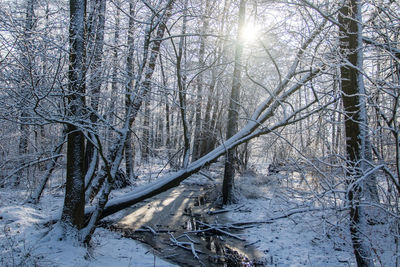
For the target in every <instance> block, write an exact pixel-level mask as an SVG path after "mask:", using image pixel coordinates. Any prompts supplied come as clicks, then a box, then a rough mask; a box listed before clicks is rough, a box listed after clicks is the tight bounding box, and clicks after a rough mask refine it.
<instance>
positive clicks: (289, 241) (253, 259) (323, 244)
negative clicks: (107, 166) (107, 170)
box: [0, 165, 355, 267]
mask: <svg viewBox="0 0 400 267" xmlns="http://www.w3.org/2000/svg"><path fill="white" fill-rule="evenodd" d="M253 167H254V168H253V171H247V172H244V173H242V174H241V175H240V176H238V177H237V188H238V196H239V199H238V200H239V202H238V204H234V205H229V206H226V207H223V208H224V209H227V210H229V211H227V212H224V213H220V214H214V215H209V214H207V212H209V211H217V210H219V209H221V207H219V206H218V205H217V204H218V194H217V193H218V192H219V190H220V189H219V186H220V185H219V184H220V179H219V178H218V177H220V176H221V173H220V171H211V170H214V169H215V170H220V166H217V167H215V168H213V167H210V168H209V169H208V170H205V172H206V173H207V176H209V177H212V178H214V181H210V180H209V179H208V178H206V177H205V176H203V175H200V174H197V175H193V176H192V177H190V178H189V179H187V180H185V181H184V182H183V183H182V185H181V186H179V187H177V188H174V189H171V190H170V191H167V192H165V193H163V194H162V195H159V196H156V197H155V198H153V199H150V200H147V201H145V202H143V203H140V204H137V206H135V207H132V208H130V209H126V210H124V211H120V212H119V213H117V214H114V215H112V216H109V217H108V218H106V220H105V223H102V227H99V228H98V229H97V230H96V232H95V233H94V236H93V242H92V245H91V247H90V248H89V249H84V248H80V247H77V246H74V244H69V243H67V242H65V241H64V242H57V241H43V240H44V239H43V237H44V236H45V235H46V233H47V232H48V231H49V228H48V227H45V226H44V225H43V223H44V222H45V221H46V220H48V218H51V217H54V216H56V215H57V214H59V213H60V211H61V207H62V202H63V187H62V186H61V183H59V182H56V180H53V182H52V184H50V186H49V188H48V189H46V192H45V194H44V196H43V198H42V199H41V202H40V204H38V205H36V206H34V205H32V204H23V202H24V200H25V199H26V198H27V197H28V192H27V190H17V189H15V188H1V189H0V266H99V267H102V266H174V265H178V266H201V265H202V264H204V265H205V266H223V264H222V265H221V262H220V263H219V264H220V265H218V263H217V262H218V258H221V255H218V253H217V250H218V246H219V245H218V243H221V242H220V241H222V243H223V244H224V246H225V245H226V247H229V248H230V249H232V251H230V252H229V253H231V254H232V255H233V254H235V255H239V256H237V258H238V259H242V262H243V265H242V266H254V265H256V264H264V266H355V261H354V257H353V254H352V247H351V242H350V238H349V234H348V227H347V225H346V223H345V221H346V220H345V219H344V218H346V216H347V213H346V211H337V210H334V209H325V208H324V207H323V206H321V203H319V202H318V201H315V199H317V198H316V197H315V195H313V194H312V193H311V192H309V191H307V190H305V188H307V187H308V186H309V184H310V183H313V181H312V180H308V179H304V177H303V178H300V176H298V173H296V172H295V171H287V170H286V171H282V172H279V173H276V174H273V175H268V174H267V168H266V167H265V165H260V166H253ZM143 173H144V172H143ZM153 173H158V172H153ZM58 176H59V177H62V174H61V173H59V174H58ZM140 177H142V176H140ZM154 179H156V177H154V175H153V176H151V177H144V178H141V179H140V181H138V183H147V182H149V181H150V180H154ZM60 180H61V179H60ZM293 188H297V189H296V190H294V189H293ZM129 190H130V188H129V187H128V188H124V189H121V190H116V191H115V192H114V193H113V195H114V196H118V195H122V194H123V193H124V192H128V191H129ZM341 218H343V220H342V221H341ZM196 221H197V222H196ZM199 221H200V222H203V223H207V224H209V225H216V224H218V225H219V226H220V227H222V226H221V225H225V226H227V225H228V224H229V223H231V224H232V223H243V222H248V224H246V226H248V227H246V228H245V229H240V230H232V229H231V228H226V229H227V230H226V231H228V232H229V233H231V234H233V235H235V236H237V237H240V238H241V239H244V240H243V241H240V240H235V237H227V236H226V235H224V234H221V232H218V231H213V233H212V234H207V235H196V234H194V233H188V236H189V237H190V238H191V239H192V240H190V239H189V238H188V237H181V238H179V239H178V237H179V236H180V235H182V234H183V233H185V232H190V231H196V230H202V229H204V228H207V227H205V226H204V225H201V223H199ZM261 221H263V222H264V223H260V222H261ZM110 222H113V223H114V224H111V223H110ZM115 222H118V223H117V224H115ZM250 222H257V223H250ZM111 225H113V226H111ZM199 225H200V226H201V227H200V226H199ZM121 229H125V230H121ZM126 229H131V230H132V231H126ZM138 229H139V230H140V231H141V232H140V231H139V232H137V233H136V234H132V232H133V230H138ZM224 229H225V228H224ZM153 230H154V231H159V232H160V233H157V235H156V236H157V238H158V239H155V237H154V236H155V235H154V233H152V231H153ZM145 231H147V232H145ZM168 231H169V232H170V233H168ZM161 232H162V233H161ZM210 236H211V237H210ZM132 237H134V238H135V239H137V240H141V241H143V243H141V242H139V241H137V240H134V239H133V238H132ZM170 238H171V239H170ZM173 238H177V241H178V243H179V242H186V243H191V242H193V241H195V242H193V244H194V247H195V249H196V250H199V251H203V252H207V253H206V254H204V255H203V254H200V253H199V258H200V261H201V263H200V261H199V260H197V259H195V258H194V256H193V254H192V252H191V251H185V250H184V249H182V248H179V247H177V246H176V245H177V244H175V246H171V243H173ZM171 240H172V241H171ZM210 240H211V241H210ZM232 240H233V241H232ZM197 242H200V244H197ZM212 247H213V248H212ZM205 249H207V250H205ZM208 250H211V251H213V253H214V254H213V253H210V252H209V251H208ZM226 251H227V250H226V249H225V256H226V254H227V253H226ZM234 251H237V252H238V253H236V252H234ZM209 254H210V255H211V257H210V255H209ZM245 256H246V257H247V258H248V260H245ZM227 266H230V265H227Z"/></svg>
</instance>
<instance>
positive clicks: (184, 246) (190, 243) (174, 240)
mask: <svg viewBox="0 0 400 267" xmlns="http://www.w3.org/2000/svg"><path fill="white" fill-rule="evenodd" d="M169 235H170V236H171V237H170V238H169V240H171V242H172V243H173V244H174V245H175V246H178V247H180V248H183V249H185V250H188V251H191V252H192V254H193V256H194V258H195V259H197V260H199V255H197V253H204V252H202V251H199V250H196V249H195V247H194V244H193V243H192V242H179V241H178V240H176V238H175V237H174V236H173V235H172V234H171V233H169ZM186 246H190V248H188V247H186Z"/></svg>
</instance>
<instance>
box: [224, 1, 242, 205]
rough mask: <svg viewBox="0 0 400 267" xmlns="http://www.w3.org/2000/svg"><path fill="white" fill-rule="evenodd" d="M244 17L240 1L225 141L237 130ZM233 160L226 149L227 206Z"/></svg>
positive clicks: (232, 152)
mask: <svg viewBox="0 0 400 267" xmlns="http://www.w3.org/2000/svg"><path fill="white" fill-rule="evenodd" d="M245 16H246V0H241V1H240V6H239V21H238V25H239V26H238V32H237V37H236V44H235V66H234V70H233V81H232V90H231V96H230V99H229V110H228V125H227V131H226V139H229V138H230V137H232V136H233V135H234V134H235V133H236V132H237V128H238V120H239V107H240V105H239V103H240V86H241V84H240V83H241V75H242V66H241V65H242V53H243V38H242V34H243V32H242V31H243V28H244V23H245ZM235 158H236V152H235V150H234V149H228V150H227V152H226V156H225V171H224V180H223V184H222V203H223V204H229V203H233V202H235V201H236V200H235V195H234V194H235V193H234V189H235Z"/></svg>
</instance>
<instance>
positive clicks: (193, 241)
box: [176, 234, 199, 244]
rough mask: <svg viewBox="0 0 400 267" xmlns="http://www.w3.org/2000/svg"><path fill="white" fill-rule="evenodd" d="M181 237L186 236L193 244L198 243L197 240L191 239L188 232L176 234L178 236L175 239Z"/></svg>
mask: <svg viewBox="0 0 400 267" xmlns="http://www.w3.org/2000/svg"><path fill="white" fill-rule="evenodd" d="M181 237H186V238H187V239H189V241H190V242H192V243H193V244H199V242H197V241H195V240H193V239H192V238H191V237H190V236H189V235H188V234H183V235H180V236H178V237H177V238H176V240H178V239H179V238H181Z"/></svg>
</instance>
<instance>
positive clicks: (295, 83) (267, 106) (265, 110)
mask: <svg viewBox="0 0 400 267" xmlns="http://www.w3.org/2000/svg"><path fill="white" fill-rule="evenodd" d="M324 25H325V22H324V23H323V24H322V25H320V27H318V28H317V29H315V31H314V32H313V33H312V35H311V36H310V37H309V38H308V39H307V40H306V41H305V42H304V44H303V45H302V46H301V47H300V49H299V50H298V52H297V55H296V57H295V60H294V62H293V64H292V66H291V67H290V69H289V71H288V73H287V75H286V77H285V78H284V79H283V80H282V81H281V82H280V83H279V84H278V86H277V87H276V88H275V89H273V90H269V89H266V90H267V91H268V93H269V97H267V99H266V100H265V101H263V102H262V103H261V104H260V105H259V106H258V107H257V108H256V109H255V111H254V113H253V115H252V116H251V117H250V118H249V119H248V122H247V124H246V125H245V126H244V127H243V128H242V129H241V130H240V131H238V132H237V133H236V134H235V135H233V136H232V137H231V138H229V139H228V140H226V141H225V142H224V143H223V144H221V145H220V146H218V147H217V148H215V149H214V150H212V151H211V152H209V153H208V154H206V155H205V156H203V157H201V158H200V159H198V160H196V161H194V162H192V163H190V164H189V165H188V166H187V167H186V168H184V169H181V170H179V171H177V172H174V173H170V174H167V175H166V176H165V177H163V178H160V179H159V180H157V181H155V182H153V183H150V184H148V185H145V186H142V187H138V188H136V189H135V190H133V191H132V192H131V193H128V194H127V195H126V196H123V197H120V198H116V199H112V200H109V201H107V200H106V202H107V204H106V205H105V207H104V209H103V210H102V212H99V210H98V209H97V211H96V207H88V208H87V209H86V211H85V217H86V218H88V217H89V216H91V215H92V213H93V212H95V211H96V212H95V213H97V216H96V217H97V218H98V220H100V219H102V218H104V217H106V216H109V215H111V214H113V213H116V212H118V211H120V210H123V209H125V208H127V207H129V206H132V205H134V204H136V203H138V202H140V201H142V200H145V199H147V198H150V197H153V196H155V195H158V194H160V193H162V192H164V191H166V190H168V189H171V188H173V187H176V186H178V185H179V184H180V183H181V182H182V181H183V180H185V179H186V178H188V177H189V176H190V175H192V174H194V173H196V172H198V171H200V170H201V169H202V168H203V167H204V166H207V165H209V164H211V163H212V162H214V161H216V160H217V159H218V158H219V157H220V156H222V155H224V154H225V153H226V151H227V150H229V149H232V148H235V147H236V146H238V145H240V144H242V143H244V142H247V141H249V140H251V139H253V138H255V137H258V136H261V135H264V134H267V133H271V132H273V131H275V130H276V129H278V128H280V127H283V126H286V125H289V124H292V123H295V122H298V121H300V120H302V119H304V118H305V117H308V116H310V115H311V114H314V113H315V112H317V111H319V110H321V109H323V108H325V107H326V106H327V105H329V104H331V103H332V102H334V101H336V99H334V100H332V101H329V102H328V103H327V104H326V105H319V106H318V107H316V108H315V109H314V110H312V111H308V112H306V113H305V114H304V112H305V111H307V110H308V109H309V108H310V107H311V106H312V105H314V104H315V103H316V102H317V101H318V96H317V95H316V93H315V92H314V91H313V92H312V93H313V94H314V100H313V101H311V102H310V103H309V104H307V105H305V106H303V107H301V108H299V109H298V110H294V111H292V112H291V113H290V114H289V115H288V114H285V116H284V118H283V119H282V120H281V121H278V122H276V123H274V124H273V125H272V126H270V127H265V126H263V124H264V123H265V122H266V121H268V120H269V119H270V118H272V117H273V116H274V113H275V112H276V111H277V110H278V108H279V107H281V106H282V105H283V103H285V101H286V100H287V99H288V98H289V97H290V96H291V95H293V94H294V93H295V92H297V91H298V90H299V89H300V88H302V87H303V85H304V84H306V83H307V82H309V81H310V80H312V79H313V78H314V77H315V76H316V75H317V74H318V73H319V72H320V71H321V69H322V68H323V67H322V66H320V67H317V68H314V69H310V67H308V70H309V71H305V70H303V71H297V67H298V65H299V63H300V59H301V58H302V55H303V54H304V51H305V50H306V48H307V47H308V46H309V45H310V43H311V42H312V41H313V40H314V38H315V37H316V36H317V35H318V34H319V33H320V32H321V31H322V29H323V26H324ZM299 73H303V74H304V75H303V76H302V77H301V78H300V77H298V74H299ZM296 78H297V79H296ZM255 84H257V85H259V86H262V85H260V84H259V83H256V82H255ZM262 87H263V86H262ZM264 88H265V87H264ZM118 164H119V163H118ZM118 164H114V163H112V164H110V166H111V165H117V166H118ZM107 198H108V195H107ZM104 204H105V203H103V205H104ZM97 208H98V207H97ZM95 221H97V220H95Z"/></svg>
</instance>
